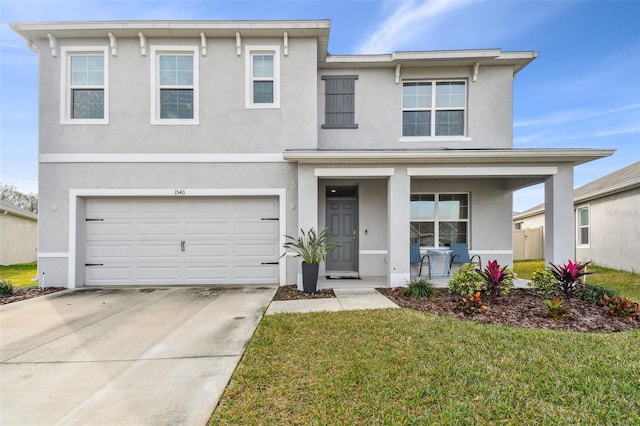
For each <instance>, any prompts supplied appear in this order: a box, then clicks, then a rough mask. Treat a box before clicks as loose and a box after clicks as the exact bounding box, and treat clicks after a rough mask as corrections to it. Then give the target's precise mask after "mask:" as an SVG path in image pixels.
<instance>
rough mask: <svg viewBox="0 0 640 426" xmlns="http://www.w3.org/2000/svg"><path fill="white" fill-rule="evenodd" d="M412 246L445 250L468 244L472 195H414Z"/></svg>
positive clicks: (412, 205)
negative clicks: (452, 246) (460, 244)
mask: <svg viewBox="0 0 640 426" xmlns="http://www.w3.org/2000/svg"><path fill="white" fill-rule="evenodd" d="M410 202H411V205H410V209H411V222H410V227H411V230H410V233H411V242H414V243H419V244H420V246H422V247H445V246H450V245H451V243H468V242H469V194H440V193H432V194H411V201H410Z"/></svg>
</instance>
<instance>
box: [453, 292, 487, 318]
mask: <svg viewBox="0 0 640 426" xmlns="http://www.w3.org/2000/svg"><path fill="white" fill-rule="evenodd" d="M455 310H456V311H458V312H462V313H463V314H465V315H473V314H475V313H476V312H478V311H486V310H487V307H486V306H485V305H483V304H482V297H481V293H480V292H479V291H478V292H476V293H474V294H473V295H471V296H468V297H461V298H460V299H458V304H457V305H456V308H455Z"/></svg>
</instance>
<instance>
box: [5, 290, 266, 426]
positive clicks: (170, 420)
mask: <svg viewBox="0 0 640 426" xmlns="http://www.w3.org/2000/svg"><path fill="white" fill-rule="evenodd" d="M275 291H276V288H275V287H242V288H204V287H190V288H176V287H171V288H166V287H164V288H107V289H102V288H100V289H98V288H89V289H78V290H75V291H65V292H61V293H56V294H53V295H50V296H46V297H41V298H37V299H31V300H27V301H23V302H17V303H13V304H9V305H5V306H2V307H0V424H2V425H21V426H24V425H45V424H46V425H52V424H64V425H88V424H91V425H100V424H104V425H114V424H118V425H147V424H153V425H204V424H206V422H207V420H208V419H209V416H210V415H211V413H212V411H213V409H214V408H215V406H216V404H217V402H218V399H219V398H220V395H221V394H222V392H223V390H224V388H225V386H226V385H227V383H228V381H229V378H230V377H231V373H232V372H233V370H234V369H235V367H236V365H237V364H238V362H239V360H240V357H241V356H242V354H243V352H244V350H245V347H246V345H247V342H248V341H249V339H250V338H251V336H252V335H253V332H254V330H255V328H256V326H257V324H258V322H259V321H260V318H261V317H262V315H263V313H264V311H265V310H266V308H267V306H268V305H269V302H270V301H271V298H272V297H273V295H274V293H275Z"/></svg>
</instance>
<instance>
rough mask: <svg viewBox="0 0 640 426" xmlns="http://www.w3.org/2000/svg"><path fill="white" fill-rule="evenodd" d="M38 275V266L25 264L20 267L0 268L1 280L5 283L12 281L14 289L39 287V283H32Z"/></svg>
mask: <svg viewBox="0 0 640 426" xmlns="http://www.w3.org/2000/svg"><path fill="white" fill-rule="evenodd" d="M37 274H38V264H37V263H35V262H33V263H23V264H20V265H9V266H0V279H1V280H3V281H11V283H12V284H13V287H14V288H16V289H18V288H24V287H32V286H37V285H38V283H37V282H31V278H34V277H35V276H36V275H37Z"/></svg>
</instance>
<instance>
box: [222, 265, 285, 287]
mask: <svg viewBox="0 0 640 426" xmlns="http://www.w3.org/2000/svg"><path fill="white" fill-rule="evenodd" d="M233 272H234V273H233V275H234V277H236V278H238V279H240V280H244V281H247V282H256V281H257V282H263V283H264V282H273V280H275V279H276V276H277V268H276V266H275V265H262V266H236V267H234V268H233Z"/></svg>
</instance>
